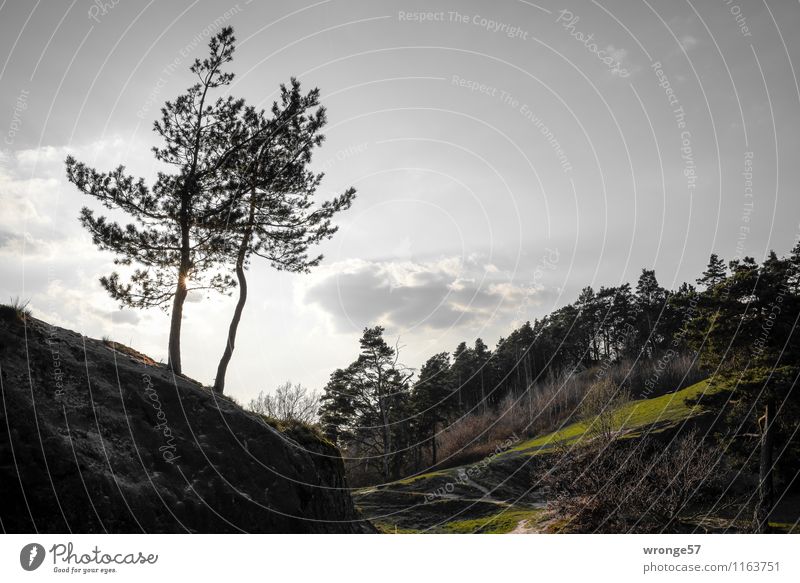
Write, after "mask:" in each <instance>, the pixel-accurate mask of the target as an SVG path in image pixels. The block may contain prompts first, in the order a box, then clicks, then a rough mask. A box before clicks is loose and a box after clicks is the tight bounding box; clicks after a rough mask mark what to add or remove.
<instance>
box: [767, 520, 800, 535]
mask: <svg viewBox="0 0 800 583" xmlns="http://www.w3.org/2000/svg"><path fill="white" fill-rule="evenodd" d="M769 526H770V528H772V529H774V530H775V531H777V532H782V533H784V534H800V524H797V523H795V522H770V523H769Z"/></svg>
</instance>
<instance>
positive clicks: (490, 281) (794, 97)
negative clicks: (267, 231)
mask: <svg viewBox="0 0 800 583" xmlns="http://www.w3.org/2000/svg"><path fill="white" fill-rule="evenodd" d="M737 1H738V4H737ZM737 1H732V2H727V1H726V0H715V1H704V2H692V3H689V2H684V1H675V0H668V1H667V0H659V1H653V0H648V1H645V0H643V1H642V2H641V3H638V2H637V3H633V2H629V1H621V0H620V1H607V0H603V1H602V2H570V3H566V4H563V3H557V2H551V1H548V0H542V1H541V2H539V3H532V2H527V1H524V0H500V1H498V2H488V1H484V2H465V1H455V0H453V1H449V2H448V1H436V2H422V1H418V2H385V1H375V0H369V1H366V0H365V1H343V0H327V1H318V2H309V3H301V2H288V1H287V2H276V1H270V2H265V3H257V2H253V3H249V2H247V1H245V0H242V1H240V2H238V3H231V2H225V1H222V2H202V3H201V2H198V1H194V2H190V1H186V0H184V1H181V0H177V1H170V2H166V1H162V2H156V1H151V2H144V1H133V0H119V1H118V2H117V3H116V5H115V6H114V5H112V4H113V2H112V1H111V0H108V1H107V2H105V3H103V2H101V1H100V0H98V2H97V3H95V2H92V1H89V0H75V1H73V2H71V3H70V2H42V1H36V2H33V1H29V0H25V1H23V0H5V1H3V2H2V4H0V46H1V47H2V50H0V87H2V92H1V93H0V133H1V134H2V135H1V136H0V151H1V153H0V299H1V300H2V301H5V300H6V299H7V298H9V297H17V296H19V297H21V298H23V299H29V300H30V306H31V307H32V309H33V312H34V315H35V316H36V317H39V318H42V319H44V320H47V321H49V322H51V323H54V324H58V325H62V326H66V327H68V328H71V329H74V330H77V331H80V332H81V333H83V334H86V335H89V336H93V337H99V336H102V335H108V336H110V337H111V338H113V339H115V340H118V341H120V342H123V343H126V344H129V345H131V346H133V347H135V348H137V349H139V350H141V351H143V352H146V353H148V354H150V355H151V356H153V357H155V358H157V359H159V358H162V359H165V358H166V339H167V330H168V315H167V314H164V313H162V312H159V311H148V312H140V311H129V310H125V311H120V310H119V309H118V307H117V306H116V305H115V304H114V302H113V301H112V300H111V299H110V298H108V297H106V296H105V295H104V292H103V290H102V289H101V288H100V286H99V284H98V282H97V280H98V278H99V277H100V276H101V275H103V274H106V273H108V272H109V271H111V269H112V267H113V266H112V264H111V259H112V257H111V255H109V254H107V253H101V252H99V251H97V250H96V249H95V248H94V247H93V246H92V244H91V241H90V238H89V236H88V234H86V233H85V232H83V231H82V229H81V227H80V226H79V224H78V220H77V215H78V211H79V209H80V207H81V206H83V205H87V204H88V205H89V206H92V207H93V208H98V209H99V208H100V207H99V205H97V204H95V203H94V202H93V201H92V200H90V199H88V198H86V197H83V196H82V195H79V193H78V192H77V191H76V190H75V188H74V187H72V186H71V185H70V184H68V183H67V182H66V180H65V177H64V167H63V160H64V158H65V156H66V155H67V153H73V154H74V155H75V156H76V157H78V158H79V159H81V160H83V161H85V162H87V163H90V164H92V165H94V166H96V167H98V168H99V169H110V168H112V167H113V166H115V165H117V164H120V163H124V164H125V165H126V166H127V167H128V169H129V170H130V171H131V172H132V173H134V174H136V175H141V176H144V177H145V178H146V179H148V180H150V179H151V178H152V177H153V176H154V175H155V173H156V172H157V171H158V170H159V167H158V166H157V165H156V163H155V161H154V160H153V157H152V155H151V153H150V147H151V146H153V145H154V144H156V143H157V142H155V141H154V139H155V136H154V134H153V132H152V131H151V126H152V122H153V120H154V119H155V118H156V115H157V112H158V108H159V107H160V105H161V103H162V102H163V101H164V100H166V99H171V98H173V97H174V96H176V95H177V94H179V93H180V92H182V91H183V90H184V89H185V88H186V87H187V86H188V85H189V84H190V83H191V79H190V76H189V74H188V71H187V69H188V66H189V65H190V64H191V61H192V60H193V59H194V58H195V57H202V56H203V55H204V54H205V52H206V44H207V42H208V39H209V37H210V36H211V35H213V34H214V32H216V31H217V30H218V29H219V27H220V26H224V25H232V26H233V27H234V29H235V33H236V36H237V38H238V40H239V42H238V46H237V50H236V56H235V60H234V62H233V64H232V67H231V70H232V71H233V72H235V73H236V75H237V76H236V79H235V81H234V84H233V86H232V87H231V92H232V93H233V94H235V95H238V96H242V97H244V98H245V99H247V100H248V101H249V102H251V103H257V104H261V105H264V106H267V105H269V104H270V103H271V100H272V99H273V98H274V97H275V94H276V90H277V88H278V86H279V84H280V83H281V82H285V81H287V80H288V78H289V77H290V76H291V75H295V76H297V77H299V79H300V80H301V81H302V82H303V84H304V86H305V87H307V88H311V87H313V86H318V87H319V88H320V89H321V90H322V99H323V102H324V104H325V106H326V107H327V109H328V114H329V120H330V122H329V125H328V127H327V132H326V135H327V140H326V142H325V145H324V147H323V148H321V149H320V150H319V152H318V154H317V156H316V158H315V160H314V164H315V166H316V167H317V168H318V169H324V170H325V171H326V173H327V175H326V179H325V181H324V183H323V188H322V191H321V193H320V194H321V196H323V197H325V196H329V195H331V194H333V193H338V192H341V191H342V190H343V189H345V188H346V187H347V186H350V185H352V186H355V187H356V188H357V189H358V199H357V200H356V202H355V204H354V205H353V208H352V209H351V210H349V211H348V212H347V213H346V214H344V215H343V216H342V217H341V219H340V224H341V230H340V232H339V234H338V235H337V236H336V237H335V238H334V239H333V240H332V241H330V242H327V243H326V244H325V245H324V246H323V247H322V251H323V252H324V253H325V261H324V264H323V265H322V266H321V267H320V268H318V269H316V270H315V272H313V273H312V274H311V275H305V276H302V275H288V274H281V273H277V272H275V271H272V270H271V269H270V268H269V267H268V265H267V264H266V263H262V262H259V261H257V260H256V261H254V262H253V265H252V267H251V271H250V276H249V277H250V279H249V281H250V300H249V303H248V304H247V307H246V311H245V318H244V320H243V323H242V326H241V328H240V335H239V340H238V342H237V347H236V353H235V355H234V358H233V361H232V364H231V368H230V369H229V374H228V383H227V386H228V387H229V389H228V390H229V392H231V393H232V394H233V395H234V396H236V397H237V398H239V399H241V400H243V401H246V400H247V399H249V398H250V397H252V396H253V395H255V394H256V393H257V392H258V391H259V390H261V389H272V388H274V386H275V385H276V384H278V383H279V382H281V381H284V380H286V379H291V380H293V381H296V382H302V383H304V384H307V385H309V386H311V387H314V388H321V387H322V385H323V384H324V383H325V381H326V380H327V378H328V376H329V374H330V373H331V372H332V371H333V370H334V369H335V368H337V367H341V366H345V365H347V364H348V363H349V362H350V361H351V360H352V359H353V358H354V357H355V355H356V352H357V339H358V336H359V333H360V331H361V330H362V329H363V327H364V326H367V325H372V324H377V323H382V324H384V325H385V326H386V328H387V332H388V334H389V336H390V337H391V338H392V339H397V338H400V342H401V344H402V345H404V346H405V348H404V349H403V350H404V352H403V360H404V361H405V362H406V363H407V364H409V365H411V366H417V367H418V366H419V365H420V364H421V362H422V361H423V360H424V359H425V358H426V357H428V356H430V355H431V354H433V353H434V352H438V351H441V350H449V351H452V350H453V348H455V346H456V344H457V343H458V342H459V341H460V340H467V341H468V342H472V341H474V339H475V338H476V337H478V336H480V337H483V338H484V340H485V341H486V342H487V343H488V344H489V345H490V346H493V345H494V344H495V343H496V342H497V340H498V339H499V338H500V337H501V336H503V335H505V334H507V333H508V332H509V331H510V330H511V329H512V327H513V326H514V325H517V324H519V323H521V322H523V321H525V320H527V319H533V318H534V317H537V316H541V315H543V314H545V313H547V312H549V311H551V310H552V309H553V308H554V307H558V306H559V305H563V304H564V303H567V302H571V301H573V300H574V299H575V296H576V294H577V292H578V290H580V288H582V287H583V286H586V285H592V286H595V287H599V286H601V285H617V284H619V283H621V282H625V281H635V279H636V278H637V276H638V273H639V271H640V270H641V268H642V267H648V268H652V267H655V268H656V273H657V275H658V277H659V280H660V281H661V283H662V284H663V285H665V286H666V287H675V286H676V285H678V284H679V283H680V282H681V281H684V280H688V281H693V280H694V279H695V278H696V277H697V275H698V273H699V272H700V271H701V270H702V268H703V267H704V265H705V264H706V262H707V259H708V255H709V254H710V253H711V252H712V251H713V252H717V253H719V254H720V255H722V256H723V257H724V258H726V259H730V258H733V257H736V256H742V255H745V254H746V255H753V256H755V257H757V258H761V257H763V255H764V254H765V253H766V252H767V251H768V250H769V249H771V248H772V249H775V250H776V251H778V252H779V253H786V252H787V251H788V250H789V249H790V248H791V246H792V242H793V241H794V240H795V239H796V237H797V234H798V221H800V212H798V211H800V196H798V184H800V164H798V159H797V155H798V151H799V150H798V140H800V107H799V106H800V92H799V91H798V81H797V77H796V74H795V68H796V67H795V63H796V62H797V59H798V54H799V51H800V38H798V37H797V35H796V31H797V30H798V28H800V5H798V3H797V2H789V1H776V0H770V1H769V2H767V3H759V2H746V3H745V2H744V1H743V0H737ZM421 11H422V12H421ZM171 65H172V66H171ZM750 171H751V172H750ZM192 300H193V301H192V302H191V303H190V304H188V305H187V307H186V310H185V322H184V338H183V342H184V343H183V353H184V356H183V358H184V371H185V372H186V373H187V374H188V375H189V376H192V377H194V378H197V379H198V380H201V381H203V382H205V383H211V381H212V379H213V375H214V371H215V370H216V363H217V360H218V358H219V356H220V354H221V351H222V349H223V344H224V338H223V333H224V331H225V330H226V329H227V324H228V319H229V317H230V313H231V310H232V308H233V302H234V300H233V299H232V298H225V297H219V296H211V297H209V298H205V297H197V298H192Z"/></svg>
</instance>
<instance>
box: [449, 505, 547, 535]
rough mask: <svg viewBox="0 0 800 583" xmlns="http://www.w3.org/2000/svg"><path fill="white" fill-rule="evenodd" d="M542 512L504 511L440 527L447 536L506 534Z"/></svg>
mask: <svg viewBox="0 0 800 583" xmlns="http://www.w3.org/2000/svg"><path fill="white" fill-rule="evenodd" d="M542 512H544V511H543V510H504V511H503V512H499V513H498V514H495V515H494V516H489V517H485V518H473V519H471V520H456V521H454V522H448V523H447V524H444V525H442V526H441V531H442V532H444V533H448V534H473V533H475V534H507V533H509V532H511V531H512V530H514V529H515V528H517V525H518V524H519V523H520V522H521V521H523V520H530V519H534V518H538V517H539V516H540V515H541V514H542Z"/></svg>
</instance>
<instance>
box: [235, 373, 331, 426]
mask: <svg viewBox="0 0 800 583" xmlns="http://www.w3.org/2000/svg"><path fill="white" fill-rule="evenodd" d="M247 408H248V409H249V410H250V411H253V412H254V413H258V414H259V415H266V416H267V417H272V418H273V419H276V420H278V421H299V422H301V423H306V424H312V423H316V421H317V411H318V410H319V394H318V393H317V392H316V391H309V390H308V389H306V388H305V387H304V386H303V385H300V384H296V385H293V384H292V383H291V382H289V381H287V382H285V383H284V384H282V385H280V386H278V388H277V389H275V393H265V392H264V391H261V392H260V393H259V394H258V396H257V397H256V398H255V399H252V400H251V401H250V403H248V405H247Z"/></svg>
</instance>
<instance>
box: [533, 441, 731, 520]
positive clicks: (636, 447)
mask: <svg viewBox="0 0 800 583" xmlns="http://www.w3.org/2000/svg"><path fill="white" fill-rule="evenodd" d="M598 444H599V442H597V441H595V442H592V443H591V444H590V445H584V446H577V447H572V448H566V447H562V448H560V450H559V451H558V454H557V455H556V456H554V459H550V460H549V461H548V464H549V465H551V467H549V468H546V467H544V466H543V468H542V469H543V472H544V473H543V477H542V478H541V480H540V481H539V483H538V484H537V485H539V486H542V487H544V489H545V490H546V491H547V492H548V495H549V498H550V507H551V508H552V509H553V510H555V511H556V512H557V513H558V514H559V515H561V516H562V517H563V518H565V519H567V520H568V523H569V529H570V530H575V531H579V532H617V533H619V532H676V531H681V530H686V528H687V527H686V522H687V521H689V520H693V519H695V518H697V517H698V516H700V515H701V514H702V508H703V507H704V504H705V505H706V506H707V505H708V503H710V502H711V501H716V500H717V497H718V495H719V492H720V491H721V483H722V479H721V477H720V476H722V475H723V474H724V472H722V471H720V468H719V464H718V462H719V456H718V454H717V453H716V452H714V450H713V449H711V448H709V447H707V446H706V445H705V444H704V443H703V442H702V441H701V440H700V439H698V437H697V435H696V434H695V433H694V432H692V433H689V434H687V435H685V436H683V437H680V438H677V439H675V440H672V441H671V442H669V443H668V444H666V445H665V444H664V443H663V442H658V441H656V440H655V439H653V438H649V437H645V438H642V439H640V440H637V441H634V440H614V441H612V442H611V443H606V444H602V445H598Z"/></svg>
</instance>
